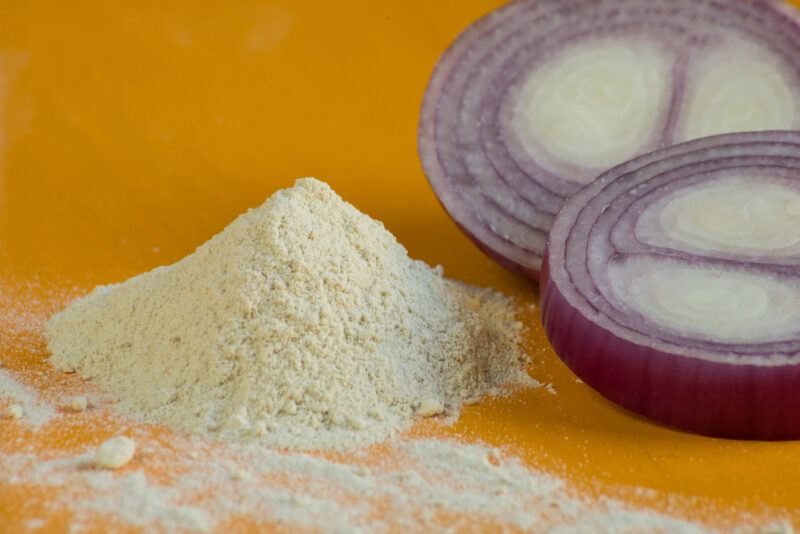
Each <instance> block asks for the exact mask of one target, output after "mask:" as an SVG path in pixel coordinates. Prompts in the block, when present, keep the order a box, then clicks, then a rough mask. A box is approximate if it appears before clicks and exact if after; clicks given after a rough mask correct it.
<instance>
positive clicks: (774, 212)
mask: <svg viewBox="0 0 800 534" xmlns="http://www.w3.org/2000/svg"><path fill="white" fill-rule="evenodd" d="M542 317H543V320H544V325H545V330H546V332H547V335H548V337H549V339H550V341H551V343H552V344H553V347H554V348H555V350H556V353H557V354H558V355H559V357H560V358H561V359H562V360H563V361H564V362H565V363H566V364H567V365H568V366H569V367H570V368H571V369H572V370H573V371H574V372H575V373H576V374H577V375H578V376H579V377H580V378H581V379H583V380H584V381H585V382H586V383H587V384H589V385H590V386H592V387H593V388H594V389H596V390H597V391H598V392H600V393H601V394H602V395H604V396H605V397H607V398H608V399H610V400H612V401H614V402H616V403H617V404H620V405H622V406H624V407H626V408H628V409H630V410H632V411H634V412H637V413H640V414H642V415H645V416H647V417H649V418H652V419H655V420H656V421H660V422H662V423H665V424H667V425H670V426H674V427H678V428H682V429H686V430H690V431H694V432H698V433H702V434H708V435H714V436H722V437H731V438H756V439H788V438H798V437H800V409H798V407H799V406H800V132H752V133H734V134H727V135H720V136H713V137H707V138H703V139H698V140H695V141H690V142H688V143H683V144H679V145H675V146H672V147H670V148H666V149H663V150H660V151H656V152H653V153H650V154H646V155H644V156H640V157H638V158H636V159H633V160H631V161H628V162H626V163H623V164H621V165H619V166H617V167H615V168H613V169H611V170H609V171H607V172H605V173H603V174H601V175H600V176H599V177H598V178H597V179H596V180H594V181H593V182H592V183H590V184H589V185H587V186H586V187H584V188H583V189H582V190H581V191H580V192H578V193H577V194H575V195H573V196H572V198H571V199H570V200H569V201H568V202H567V203H566V205H565V206H564V209H563V210H562V211H561V212H560V214H559V215H558V217H557V218H556V221H555V223H554V224H553V228H552V230H551V233H550V239H549V243H548V249H547V259H546V260H545V265H544V268H543V272H542Z"/></svg>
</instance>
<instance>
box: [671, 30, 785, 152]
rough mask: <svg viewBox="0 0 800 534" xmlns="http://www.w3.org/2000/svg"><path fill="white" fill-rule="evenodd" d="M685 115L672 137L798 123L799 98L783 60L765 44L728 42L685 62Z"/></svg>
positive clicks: (682, 138)
mask: <svg viewBox="0 0 800 534" xmlns="http://www.w3.org/2000/svg"><path fill="white" fill-rule="evenodd" d="M689 69H690V71H689V80H690V81H691V82H692V83H689V84H688V86H687V88H686V92H687V95H686V100H685V101H684V103H683V106H682V109H681V110H680V113H681V115H683V116H685V119H684V120H683V124H682V131H681V132H680V134H679V135H677V136H676V137H675V138H674V141H688V140H691V139H697V138H699V137H705V136H708V135H716V134H723V133H728V132H756V131H764V130H790V129H792V128H795V127H798V121H797V118H798V117H797V115H798V113H800V111H799V110H800V99H799V98H798V95H797V91H796V89H795V90H793V88H792V85H793V80H791V79H789V78H787V74H786V73H787V72H791V70H790V69H787V67H786V65H785V64H784V62H783V61H781V60H780V59H779V58H776V57H774V55H773V54H770V53H769V52H768V51H766V50H758V49H757V47H755V46H752V45H751V46H747V45H743V44H731V45H728V46H718V47H715V48H712V49H711V50H710V53H708V54H706V56H705V57H702V58H695V59H694V60H693V62H692V63H690V64H689Z"/></svg>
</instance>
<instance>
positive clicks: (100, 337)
mask: <svg viewBox="0 0 800 534" xmlns="http://www.w3.org/2000/svg"><path fill="white" fill-rule="evenodd" d="M520 330H521V325H520V324H519V323H518V322H517V321H516V319H515V313H514V308H513V306H512V303H511V301H510V300H509V299H508V298H506V297H504V296H502V295H500V294H498V293H497V292H494V291H491V290H485V289H478V288H474V287H471V286H467V285H465V284H462V283H459V282H455V281H451V280H448V279H446V278H444V277H443V275H442V270H441V268H431V267H429V266H428V265H427V264H425V263H423V262H420V261H415V260H412V259H410V258H409V257H408V253H407V251H406V249H405V248H404V247H403V246H402V245H400V244H399V243H398V242H397V240H396V239H395V238H394V237H393V236H392V235H391V234H390V233H389V232H388V231H387V230H386V229H385V228H384V227H383V225H382V224H381V223H380V222H378V221H375V220H373V219H371V218H370V217H368V216H367V215H364V214H363V213H361V212H359V211H358V210H357V209H355V208H354V207H353V206H352V205H350V204H348V203H347V202H345V201H343V200H342V199H341V198H340V197H339V196H337V195H336V193H334V192H333V190H331V188H330V187H329V186H327V185H326V184H324V183H322V182H320V181H317V180H314V179H303V180H298V181H297V183H296V184H295V186H294V187H292V188H290V189H286V190H282V191H278V192H277V193H275V194H274V195H273V196H272V197H271V198H270V199H268V200H267V201H266V202H265V203H264V204H263V205H262V206H260V207H259V208H256V209H252V210H249V211H248V212H247V213H245V214H243V215H241V216H240V217H239V218H238V219H236V220H235V221H234V222H233V223H231V224H230V225H229V226H228V227H227V228H226V229H225V230H224V231H222V232H221V233H220V234H218V235H216V236H215V237H213V238H212V239H211V240H209V241H208V242H207V243H205V244H203V245H202V246H200V247H199V248H198V249H197V250H196V251H195V252H194V253H193V254H191V255H189V256H187V257H186V258H184V259H183V260H181V261H179V262H178V263H176V264H174V265H171V266H167V267H159V268H156V269H154V270H152V271H150V272H147V273H145V274H142V275H139V276H136V277H134V278H131V279H130V280H128V281H126V282H124V283H121V284H118V285H112V286H101V287H98V288H96V289H95V290H94V291H93V292H91V293H90V294H89V295H87V296H85V297H83V298H81V299H78V300H77V301H75V302H74V303H72V304H71V305H70V306H69V307H68V308H67V309H65V310H64V311H62V312H61V313H59V314H57V315H55V316H54V317H53V318H52V319H51V320H50V321H49V322H48V324H47V327H46V337H47V341H48V345H49V348H50V350H51V351H52V354H53V355H52V362H53V363H54V365H55V366H56V367H58V368H60V369H62V370H65V371H78V372H80V373H81V374H83V375H84V376H87V377H90V378H93V379H94V380H95V381H96V382H97V383H99V384H100V385H101V386H103V387H105V388H106V389H107V390H108V391H109V392H110V393H111V394H112V395H113V396H114V397H115V398H116V400H117V401H118V402H117V407H118V409H119V411H121V412H122V413H124V414H127V415H129V416H132V417H134V418H137V419H139V420H144V421H148V422H155V423H161V424H166V425H169V426H171V427H174V428H177V429H180V430H184V431H187V432H194V433H200V434H205V435H209V436H215V437H220V438H224V439H234V440H248V441H249V440H259V441H261V442H263V443H264V444H266V445H270V446H276V447H287V448H294V449H306V450H307V449H326V448H329V449H330V448H332V449H345V448H351V447H355V446H359V445H363V444H366V443H370V442H375V441H378V440H381V439H384V438H386V437H388V436H390V435H391V434H392V433H394V432H396V431H398V430H401V429H403V428H405V427H407V426H408V425H409V424H410V423H411V422H412V421H413V420H414V419H415V418H418V417H421V416H424V415H433V413H434V412H439V411H443V410H444V409H445V407H446V409H447V411H448V412H449V413H451V414H453V413H456V412H457V410H458V409H459V408H460V407H461V405H462V404H463V403H464V402H465V401H467V400H474V399H476V398H480V397H482V396H484V395H486V394H488V393H492V392H497V391H499V389H498V388H499V387H501V386H504V385H523V384H524V385H532V384H534V381H533V380H532V379H531V378H530V377H529V376H528V375H527V374H526V373H525V371H524V368H525V364H526V361H527V358H526V356H525V354H524V352H523V351H522V350H521V349H520V348H519V341H520ZM431 406H436V407H437V409H436V410H432V409H431ZM439 406H441V407H442V410H440V409H439V408H438V407H439ZM418 412H421V413H418Z"/></svg>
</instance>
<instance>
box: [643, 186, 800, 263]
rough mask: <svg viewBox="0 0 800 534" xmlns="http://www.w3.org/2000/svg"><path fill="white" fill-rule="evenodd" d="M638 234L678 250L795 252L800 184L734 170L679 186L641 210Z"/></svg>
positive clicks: (799, 247)
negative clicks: (700, 183) (721, 176)
mask: <svg viewBox="0 0 800 534" xmlns="http://www.w3.org/2000/svg"><path fill="white" fill-rule="evenodd" d="M636 236H637V238H638V239H640V240H642V241H643V242H646V243H649V244H652V245H669V244H672V245H673V246H677V247H678V248H680V249H682V250H693V249H705V250H716V251H728V252H737V253H742V254H746V253H748V252H770V253H771V255H773V256H778V255H783V256H790V255H796V254H798V253H800V189H798V188H797V187H790V186H788V185H785V184H782V183H780V181H779V180H775V181H772V182H771V181H770V180H769V179H768V178H764V179H762V180H759V181H758V182H753V181H752V180H748V179H747V178H746V177H736V176H733V177H728V178H726V179H723V180H716V181H714V182H711V183H710V184H708V185H705V186H703V187H692V188H682V189H679V190H678V191H677V192H675V193H673V194H672V195H669V196H667V197H666V198H664V199H663V200H661V201H659V202H657V203H655V204H654V205H652V206H650V207H649V208H648V209H647V210H646V211H645V212H643V213H642V215H641V217H640V218H639V220H638V222H637V225H636ZM681 244H683V245H688V248H687V247H686V246H681Z"/></svg>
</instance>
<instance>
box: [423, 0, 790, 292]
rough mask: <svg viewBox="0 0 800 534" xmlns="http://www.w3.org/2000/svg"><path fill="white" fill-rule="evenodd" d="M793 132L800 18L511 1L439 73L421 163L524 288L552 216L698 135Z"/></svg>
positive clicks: (598, 2) (459, 218)
mask: <svg viewBox="0 0 800 534" xmlns="http://www.w3.org/2000/svg"><path fill="white" fill-rule="evenodd" d="M791 129H800V18H798V12H797V10H795V9H794V8H792V7H791V6H789V5H785V4H782V3H780V2H772V1H767V0H763V1H759V0H648V1H646V2H644V1H642V0H523V1H516V2H512V3H511V4H508V5H507V6H505V7H503V8H501V9H499V10H497V11H495V12H493V13H491V14H489V15H487V16H486V17H484V18H483V19H481V20H479V21H478V22H476V23H475V24H473V25H472V26H470V27H469V28H467V30H466V31H464V32H463V33H462V34H461V36H460V37H459V38H458V39H457V40H456V42H455V43H454V44H453V45H452V46H451V47H450V48H449V49H448V50H447V51H446V52H445V54H444V55H443V56H442V58H441V59H440V60H439V63H438V65H437V66H436V69H435V71H434V73H433V76H432V78H431V81H430V85H429V87H428V90H427V93H426V95H425V100H424V104H423V108H422V116H421V121H420V129H419V150H420V156H421V159H422V162H423V166H424V168H425V172H426V174H427V176H428V179H429V181H430V183H431V185H432V186H433V189H434V191H435V192H436V195H437V196H438V197H439V199H440V201H441V202H442V204H443V205H444V207H445V209H446V210H447V211H448V213H449V214H450V215H451V216H452V218H453V219H454V220H455V221H456V223H457V224H458V225H459V226H460V227H461V228H462V230H464V232H465V233H466V234H467V235H469V236H470V237H471V238H472V239H473V241H475V242H476V244H478V246H479V247H480V248H481V249H482V250H484V251H485V252H487V253H488V254H489V255H490V256H492V257H493V258H495V259H496V260H497V261H499V262H500V263H501V264H503V265H505V266H506V267H508V268H510V269H513V270H515V271H518V272H523V273H525V274H528V275H529V276H531V277H533V278H537V277H538V273H539V268H540V266H541V256H542V251H543V249H544V246H545V239H546V236H547V232H548V231H549V229H550V226H551V224H552V222H553V219H554V218H555V216H556V214H557V213H558V211H559V209H560V208H561V206H562V205H563V204H564V201H565V200H566V199H567V198H569V197H570V196H571V195H573V194H575V193H576V192H577V191H578V190H579V189H580V188H581V187H582V186H583V185H585V184H586V183H588V182H590V181H591V180H592V179H593V178H594V177H595V176H597V175H598V174H600V173H601V172H603V171H605V170H606V169H608V168H610V167H612V166H614V165H616V164H619V163H621V162H623V161H626V160H628V159H630V158H632V157H635V156H637V155H639V154H643V153H645V152H649V151H652V150H655V149H658V148H663V147H666V146H669V145H672V144H675V143H677V142H682V141H687V140H690V139H695V138H699V137H703V136H708V135H713V134H720V133H728V132H738V131H761V130H791Z"/></svg>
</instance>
